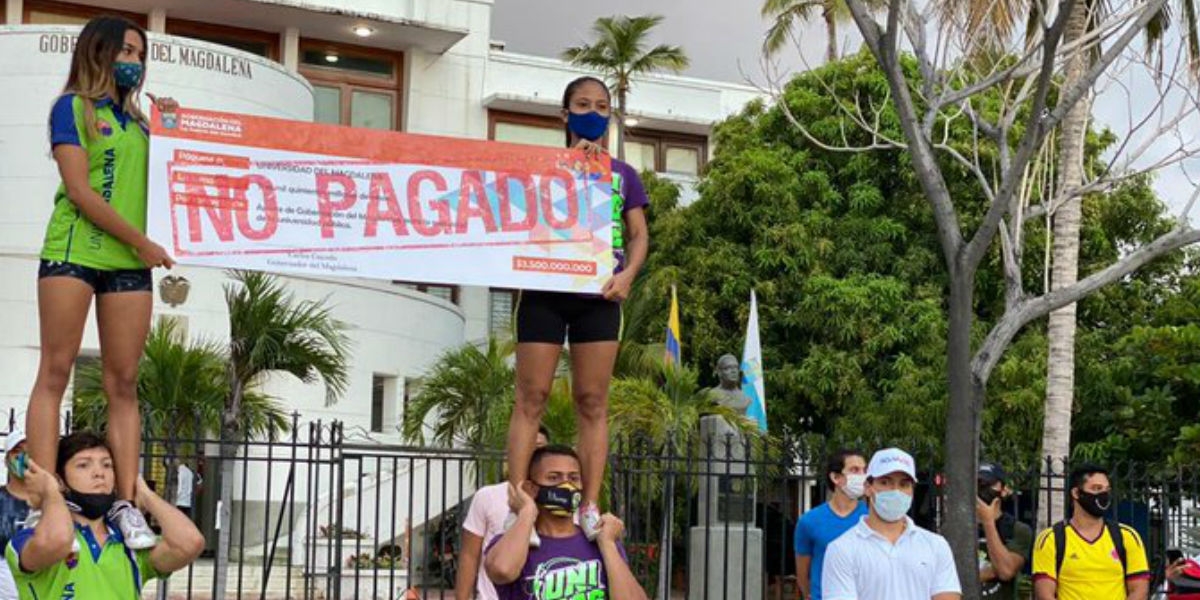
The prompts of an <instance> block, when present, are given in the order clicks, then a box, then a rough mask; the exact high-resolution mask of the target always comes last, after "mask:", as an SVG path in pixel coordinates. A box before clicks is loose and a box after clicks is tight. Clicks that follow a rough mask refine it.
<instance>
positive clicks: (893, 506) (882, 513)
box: [874, 490, 913, 523]
mask: <svg viewBox="0 0 1200 600" xmlns="http://www.w3.org/2000/svg"><path fill="white" fill-rule="evenodd" d="M912 501H913V499H912V496H910V495H908V494H905V493H904V492H902V491H900V490H888V491H886V492H877V493H876V494H875V501H874V506H875V514H877V515H879V518H880V519H883V520H884V521H887V522H889V523H895V522H896V521H899V520H900V519H903V518H904V515H907V514H908V509H909V508H912Z"/></svg>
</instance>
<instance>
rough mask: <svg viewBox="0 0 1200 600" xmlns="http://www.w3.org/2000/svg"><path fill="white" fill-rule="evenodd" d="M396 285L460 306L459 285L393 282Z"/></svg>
mask: <svg viewBox="0 0 1200 600" xmlns="http://www.w3.org/2000/svg"><path fill="white" fill-rule="evenodd" d="M392 283H393V284H395V285H398V286H400V287H402V288H407V289H410V290H416V291H418V292H421V293H423V294H429V295H430V296H434V297H436V298H441V299H442V300H445V301H446V302H449V303H451V304H455V305H457V304H458V300H459V298H458V292H459V289H458V286H457V285H440V284H436V283H413V282H411V281H393V282H392Z"/></svg>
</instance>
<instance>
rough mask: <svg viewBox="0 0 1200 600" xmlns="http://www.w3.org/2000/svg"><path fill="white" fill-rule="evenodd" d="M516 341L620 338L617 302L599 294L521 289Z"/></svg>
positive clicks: (587, 340)
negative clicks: (522, 290)
mask: <svg viewBox="0 0 1200 600" xmlns="http://www.w3.org/2000/svg"><path fill="white" fill-rule="evenodd" d="M516 319H517V343H518V344H524V343H528V342H533V343H541V344H558V345H560V346H561V345H562V344H563V342H564V341H566V340H568V339H569V340H570V341H571V343H572V344H586V343H589V342H616V341H619V340H620V339H621V305H620V304H619V303H617V302H612V301H609V300H605V299H604V298H603V297H601V296H584V295H581V294H571V293H563V292H541V291H528V292H521V295H520V296H519V297H518V299H517V317H516Z"/></svg>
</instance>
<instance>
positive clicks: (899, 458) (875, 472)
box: [867, 448, 917, 481]
mask: <svg viewBox="0 0 1200 600" xmlns="http://www.w3.org/2000/svg"><path fill="white" fill-rule="evenodd" d="M892 473H904V474H905V475H908V476H909V477H912V479H913V481H916V480H917V461H915V460H913V457H912V455H911V454H909V453H907V452H905V451H903V450H901V449H899V448H888V449H886V450H880V451H879V452H876V453H875V454H874V455H873V456H871V464H869V465H867V477H871V478H875V477H883V476H884V475H891V474H892Z"/></svg>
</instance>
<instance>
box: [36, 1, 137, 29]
mask: <svg viewBox="0 0 1200 600" xmlns="http://www.w3.org/2000/svg"><path fill="white" fill-rule="evenodd" d="M24 12H25V14H24V15H23V17H24V21H25V23H26V24H29V25H83V24H86V23H87V22H88V21H89V20H90V19H91V18H92V17H98V16H100V15H120V16H122V17H126V18H128V19H129V20H130V21H133V22H134V23H137V24H138V25H141V26H142V27H145V26H146V15H142V14H138V13H130V12H125V11H120V10H112V9H108V8H101V7H98V6H84V5H81V4H69V3H66V2H52V1H51V0H26V2H25V10H24Z"/></svg>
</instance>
